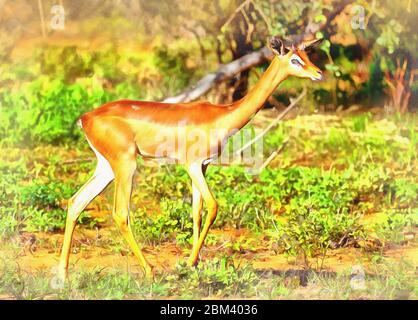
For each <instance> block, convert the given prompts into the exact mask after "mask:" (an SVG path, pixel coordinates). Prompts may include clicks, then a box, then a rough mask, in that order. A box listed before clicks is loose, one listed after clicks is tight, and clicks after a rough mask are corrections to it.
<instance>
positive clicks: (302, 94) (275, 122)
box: [236, 88, 306, 155]
mask: <svg viewBox="0 0 418 320" xmlns="http://www.w3.org/2000/svg"><path fill="white" fill-rule="evenodd" d="M305 95H306V88H303V91H302V93H301V94H300V95H299V96H298V97H297V98H296V99H295V100H293V101H292V102H291V103H290V104H289V106H288V107H287V108H286V109H285V110H283V112H282V113H281V114H279V115H278V116H277V117H276V119H274V120H273V121H272V122H271V123H270V124H269V125H268V126H267V128H265V129H264V130H263V131H262V132H260V133H259V134H258V135H257V136H256V137H255V138H254V139H252V140H250V141H248V142H247V143H246V144H245V145H244V146H243V147H242V148H240V149H239V150H238V151H237V152H236V154H237V155H238V154H241V153H242V151H244V150H245V149H247V148H248V147H249V146H251V145H252V144H253V143H254V142H256V141H258V140H259V139H261V138H262V137H263V136H264V135H265V134H266V133H267V132H268V131H269V130H270V129H271V128H273V127H275V126H276V125H277V124H278V123H279V121H280V120H281V119H283V117H284V116H285V115H286V114H287V113H288V112H289V111H290V110H292V109H293V108H294V107H295V106H296V104H297V103H298V102H299V101H300V100H301V99H302V98H303V97H304V96H305Z"/></svg>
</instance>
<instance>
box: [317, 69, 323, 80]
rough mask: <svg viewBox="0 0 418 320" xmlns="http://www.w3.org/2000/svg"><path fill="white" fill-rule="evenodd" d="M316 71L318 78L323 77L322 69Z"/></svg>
mask: <svg viewBox="0 0 418 320" xmlns="http://www.w3.org/2000/svg"><path fill="white" fill-rule="evenodd" d="M317 72H318V80H322V78H323V77H324V76H323V74H322V71H321V70H318V71H317Z"/></svg>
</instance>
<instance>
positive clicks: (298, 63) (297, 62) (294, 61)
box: [290, 59, 302, 67]
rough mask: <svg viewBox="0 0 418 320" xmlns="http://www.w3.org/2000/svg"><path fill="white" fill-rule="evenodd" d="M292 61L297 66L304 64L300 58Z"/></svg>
mask: <svg viewBox="0 0 418 320" xmlns="http://www.w3.org/2000/svg"><path fill="white" fill-rule="evenodd" d="M290 62H291V63H292V64H294V65H295V66H299V67H301V66H302V64H301V63H300V61H299V60H298V59H292V60H290Z"/></svg>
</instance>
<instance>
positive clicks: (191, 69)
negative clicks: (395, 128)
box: [0, 0, 418, 144]
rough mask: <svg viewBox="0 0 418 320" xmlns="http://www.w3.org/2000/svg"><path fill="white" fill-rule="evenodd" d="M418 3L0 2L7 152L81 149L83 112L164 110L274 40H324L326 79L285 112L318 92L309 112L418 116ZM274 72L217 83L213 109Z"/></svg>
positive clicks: (261, 65)
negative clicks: (22, 147)
mask: <svg viewBox="0 0 418 320" xmlns="http://www.w3.org/2000/svg"><path fill="white" fill-rule="evenodd" d="M416 4H417V2H416V1H415V0H402V1H398V2H396V3H395V2H393V1H386V0H380V1H341V0H338V1H332V0H321V1H315V2H311V1H299V0H296V1H294V0H289V1H287V0H286V1H274V0H251V1H235V0H232V1H225V0H215V1H194V0H185V1H171V0H162V1H144V0H132V1H129V0H120V1H106V0H91V1H82V0H74V1H65V0H61V1H56V0H54V1H53V0H36V1H35V0H33V1H24V0H18V1H6V0H1V1H0V10H1V11H0V12H1V15H0V43H1V47H0V84H1V85H0V103H1V105H0V107H1V121H0V137H1V143H2V144H8V143H19V142H25V143H32V142H33V143H37V142H48V143H49V142H52V143H59V142H60V141H62V140H65V139H74V138H76V137H77V134H76V133H75V132H74V121H75V120H76V119H77V118H78V116H79V115H80V114H82V113H83V112H85V111H87V110H90V109H92V108H94V107H97V106H98V105H100V104H102V103H104V102H106V101H109V100H112V99H121V98H130V99H138V100H162V99H164V98H167V97H170V96H173V95H176V94H179V93H181V92H182V91H183V90H185V89H186V88H187V87H189V86H191V85H194V84H196V82H197V81H198V80H199V79H200V78H201V77H203V76H205V75H206V74H207V73H208V72H213V71H216V69H217V68H218V67H219V66H220V65H222V64H225V63H228V62H231V61H233V60H235V59H238V58H240V57H242V56H245V55H246V54H248V53H250V52H253V51H256V50H257V49H260V48H261V47H262V46H264V45H265V43H266V39H267V37H268V36H269V35H280V36H286V35H291V34H303V33H312V31H315V32H314V34H315V35H316V36H317V37H324V38H325V39H326V41H325V42H324V43H323V44H322V46H321V48H320V49H321V50H317V51H315V53H314V54H313V55H312V60H313V61H314V62H315V63H317V64H318V65H320V67H321V68H323V69H324V70H326V79H325V81H322V82H320V83H312V82H309V81H304V80H300V79H289V80H288V81H286V82H285V83H284V84H283V86H282V88H281V90H278V91H277V92H276V93H275V96H274V97H273V98H272V99H270V100H269V103H268V104H267V107H271V106H273V105H275V106H276V107H277V106H278V107H280V106H281V105H283V104H287V103H288V102H289V97H290V96H294V95H295V94H296V93H297V92H300V90H301V88H302V87H303V86H307V87H309V90H308V94H307V96H306V97H305V99H304V101H303V106H304V112H306V113H312V112H318V111H342V110H346V109H349V108H367V109H369V108H372V110H374V111H376V112H389V113H396V112H400V113H405V112H407V111H412V112H414V111H415V110H416V107H417V90H418V86H417V84H416V82H415V81H414V76H415V75H416V66H417V64H416V63H417V54H418V53H417V52H418V48H417V43H418V41H417V40H418V39H417V33H416V31H415V29H414V24H415V21H416V19H417V18H418V15H417V10H418V9H417V6H416ZM267 65H268V59H260V60H259V62H258V63H257V64H256V65H254V66H251V67H248V68H246V69H245V70H243V71H242V72H239V73H237V74H236V75H235V76H234V77H232V78H231V79H227V80H226V81H223V82H221V83H218V84H216V86H214V87H213V89H212V90H210V91H209V92H208V93H207V94H206V96H205V97H201V99H208V100H210V101H213V102H218V103H222V102H230V101H232V100H236V99H239V98H241V97H242V96H243V95H244V94H245V93H246V91H247V89H248V87H251V85H253V84H254V82H256V81H257V79H258V78H259V76H260V74H261V73H262V72H263V71H264V69H265V68H266V66H267Z"/></svg>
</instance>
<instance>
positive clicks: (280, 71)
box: [224, 57, 288, 130]
mask: <svg viewBox="0 0 418 320" xmlns="http://www.w3.org/2000/svg"><path fill="white" fill-rule="evenodd" d="M287 77H288V73H287V71H286V66H285V65H284V64H283V62H282V61H281V60H280V59H279V58H278V57H274V59H273V61H272V62H271V64H270V66H269V67H268V68H267V70H266V71H265V72H264V74H263V75H262V76H261V78H260V80H259V81H258V83H257V84H256V85H255V86H254V87H253V88H252V89H251V90H250V91H249V92H248V93H247V95H246V96H245V97H243V98H242V99H241V100H239V101H237V102H235V103H234V104H233V105H232V107H231V112H230V113H229V114H228V116H227V117H226V118H225V123H224V125H225V127H226V128H228V129H229V130H231V129H241V128H242V127H243V126H245V125H246V124H247V123H248V122H249V121H250V120H251V118H252V116H253V115H255V114H256V113H257V112H258V111H259V110H260V109H261V108H262V107H263V105H264V103H265V102H266V100H267V99H268V98H269V97H270V96H271V94H272V93H273V92H274V90H276V88H277V87H278V85H279V84H280V83H281V82H282V81H283V80H285V79H286V78H287Z"/></svg>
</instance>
